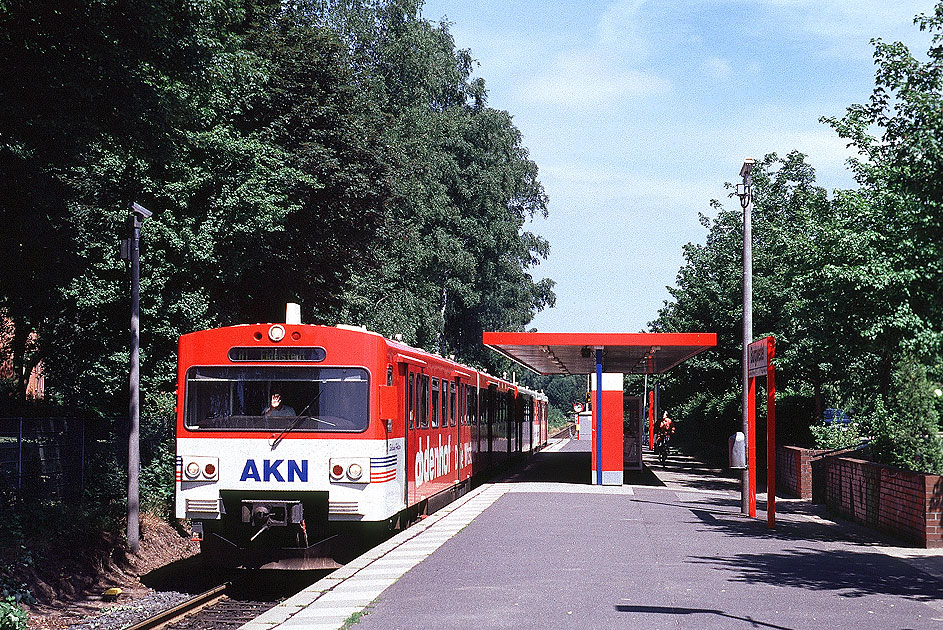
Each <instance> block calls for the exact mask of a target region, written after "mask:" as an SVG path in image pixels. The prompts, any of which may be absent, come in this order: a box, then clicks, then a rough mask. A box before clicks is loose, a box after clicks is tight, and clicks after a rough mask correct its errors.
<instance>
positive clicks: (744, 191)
mask: <svg viewBox="0 0 943 630" xmlns="http://www.w3.org/2000/svg"><path fill="white" fill-rule="evenodd" d="M755 163H756V160H754V159H753V158H746V159H745V160H743V166H742V167H741V168H740V177H742V178H743V183H742V184H740V185H739V186H737V196H738V197H740V206H741V207H742V208H743V439H744V443H745V444H746V455H747V457H746V462H747V466H746V467H745V468H744V469H743V472H742V473H741V481H740V512H741V513H743V514H750V497H751V496H753V487H752V485H751V481H752V480H751V479H750V469H751V466H750V465H749V462H750V458H751V457H756V453H754V452H752V451H753V450H755V449H751V448H750V445H751V444H752V443H753V442H752V441H751V440H753V439H754V437H753V436H752V435H751V432H750V403H749V388H750V377H749V376H748V374H747V363H748V356H747V351H748V350H747V349H748V348H749V346H750V343H751V342H752V341H753V232H752V227H751V225H750V222H751V217H750V213H751V210H752V208H753V165H754V164H755Z"/></svg>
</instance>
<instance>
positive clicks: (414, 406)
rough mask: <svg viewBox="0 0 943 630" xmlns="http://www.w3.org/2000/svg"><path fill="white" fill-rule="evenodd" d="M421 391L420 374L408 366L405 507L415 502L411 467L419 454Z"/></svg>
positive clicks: (414, 477)
mask: <svg viewBox="0 0 943 630" xmlns="http://www.w3.org/2000/svg"><path fill="white" fill-rule="evenodd" d="M421 389H422V372H420V371H418V370H417V369H415V368H413V367H412V366H408V369H407V374H406V386H405V387H404V388H403V390H404V391H405V392H406V454H405V458H406V480H407V481H406V505H412V504H413V503H415V502H416V500H417V493H416V476H415V472H414V470H415V467H414V466H413V465H412V463H413V460H414V459H415V457H416V453H418V452H419V431H418V427H419V404H418V403H419V391H420V390H421Z"/></svg>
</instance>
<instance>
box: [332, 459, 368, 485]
mask: <svg viewBox="0 0 943 630" xmlns="http://www.w3.org/2000/svg"><path fill="white" fill-rule="evenodd" d="M369 471H370V458H369V457H332V458H331V461H330V463H329V465H328V473H329V474H330V477H331V483H356V484H365V483H370V475H369V474H368V473H369Z"/></svg>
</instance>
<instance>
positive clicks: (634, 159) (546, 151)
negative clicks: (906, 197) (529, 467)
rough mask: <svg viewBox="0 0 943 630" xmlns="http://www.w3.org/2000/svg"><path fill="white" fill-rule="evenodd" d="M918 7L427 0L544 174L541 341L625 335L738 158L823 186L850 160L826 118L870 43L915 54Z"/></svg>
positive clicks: (860, 94)
mask: <svg viewBox="0 0 943 630" xmlns="http://www.w3.org/2000/svg"><path fill="white" fill-rule="evenodd" d="M933 6H934V3H933V2H931V1H926V0H924V1H920V2H916V1H912V0H895V1H890V0H749V1H747V0H672V1H671V2H663V1H661V2H653V1H645V0H625V1H612V2H576V1H572V2H568V1H559V0H558V1H550V2H548V1H542V2H534V1H527V2H522V1H515V0H471V1H469V0H461V1H460V0H427V2H426V3H425V6H424V8H423V16H424V17H425V18H427V19H430V20H433V21H438V20H439V19H441V18H446V19H447V20H448V21H449V22H451V23H452V24H451V26H450V30H451V31H452V33H453V35H454V36H455V41H456V45H457V46H458V47H459V48H468V49H470V50H471V53H472V56H473V57H474V58H475V59H476V60H477V61H478V63H479V65H478V67H477V75H478V76H480V77H483V78H484V79H485V82H486V84H487V86H488V91H489V105H490V106H491V107H494V108H497V109H503V110H507V111H509V112H510V113H511V114H512V115H513V116H514V121H515V123H516V125H517V126H518V128H519V129H520V130H521V131H522V133H523V135H524V144H525V145H526V146H527V147H528V148H529V150H530V154H531V158H532V159H533V160H534V161H535V162H536V163H537V165H538V166H539V168H540V179H541V181H542V182H543V184H544V187H545V188H546V191H547V194H548V195H549V197H550V207H549V211H550V218H549V219H547V220H542V219H541V220H538V221H536V222H535V223H534V224H533V225H530V226H529V229H531V230H533V231H536V232H537V233H539V234H541V235H543V236H544V237H546V238H547V239H548V240H549V241H550V244H551V254H550V259H549V260H548V261H546V262H544V263H543V264H542V265H541V266H540V267H539V268H538V269H537V270H536V274H535V275H536V276H537V277H544V276H548V277H550V278H553V279H554V280H555V281H556V282H557V285H556V294H557V305H556V307H555V308H553V309H550V310H548V311H545V312H543V313H540V314H538V315H537V317H536V318H535V320H534V321H533V323H532V326H534V327H536V328H537V329H538V330H541V331H545V332H568V331H588V332H610V331H612V332H616V331H621V332H636V331H641V330H646V329H647V324H648V322H649V321H651V320H652V319H654V318H655V317H656V316H657V313H658V309H659V308H660V307H661V306H662V305H663V303H664V302H665V300H667V299H668V297H669V296H668V292H667V290H666V289H665V287H666V285H673V284H674V280H675V277H676V274H677V272H678V269H679V268H680V266H681V265H682V263H683V259H682V255H681V247H682V245H683V244H685V243H687V242H703V241H704V240H705V237H706V234H707V233H706V230H705V229H704V228H703V227H701V225H700V224H699V223H698V213H699V212H702V213H705V214H709V215H710V214H711V212H710V206H709V203H710V200H711V199H720V200H722V201H723V203H724V204H725V205H728V206H729V205H730V204H732V203H735V201H732V200H729V199H728V198H727V196H726V195H727V191H726V190H725V189H724V182H728V181H734V180H737V179H738V174H739V171H740V166H741V164H742V163H743V158H745V157H756V158H761V157H762V156H763V155H765V154H767V153H770V152H777V153H779V154H780V155H784V154H785V153H787V152H788V151H790V150H792V149H798V150H800V151H802V152H803V153H805V154H806V155H807V156H808V161H809V162H810V163H811V164H812V165H813V166H814V167H815V169H816V173H817V175H818V180H819V183H820V184H821V185H823V186H825V187H826V188H827V189H828V190H830V191H831V190H834V189H836V188H848V187H851V186H853V180H852V179H851V177H850V175H849V174H848V172H847V169H846V168H845V160H846V159H847V157H848V156H849V155H850V152H849V151H848V150H847V149H846V148H845V143H844V142H843V141H842V140H840V139H839V138H837V137H836V136H835V134H834V132H833V131H832V130H831V129H830V128H829V127H827V126H826V125H823V124H821V123H819V122H818V119H819V117H820V116H841V115H842V114H843V112H844V111H845V108H846V107H847V106H849V105H851V104H853V103H862V102H865V101H866V100H867V99H868V97H869V96H870V94H871V90H872V88H873V87H874V64H873V57H872V54H873V48H872V46H871V44H870V40H871V38H873V37H880V38H882V39H884V40H887V41H898V40H899V41H903V42H904V43H906V44H907V45H908V46H910V47H911V50H912V51H913V52H915V53H919V54H920V55H922V54H923V53H924V52H925V51H926V49H927V47H928V42H929V37H928V35H927V34H925V33H921V32H920V31H919V29H918V28H917V27H916V26H914V25H913V18H914V16H915V15H917V14H919V13H930V12H932V10H933Z"/></svg>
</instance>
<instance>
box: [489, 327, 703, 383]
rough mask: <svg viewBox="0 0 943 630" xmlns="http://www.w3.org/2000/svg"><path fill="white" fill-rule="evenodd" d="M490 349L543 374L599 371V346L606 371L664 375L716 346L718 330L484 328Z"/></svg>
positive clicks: (604, 370)
mask: <svg viewBox="0 0 943 630" xmlns="http://www.w3.org/2000/svg"><path fill="white" fill-rule="evenodd" d="M482 342H483V343H484V345H486V346H488V347H489V348H491V349H492V350H495V351H496V352H499V353H501V354H503V355H504V356H506V357H508V358H510V359H512V360H513V361H516V362H518V363H520V364H521V365H524V366H525V367H528V368H530V369H531V370H534V371H535V372H538V373H540V374H589V373H592V372H595V371H596V354H595V352H594V350H595V349H596V348H601V349H602V351H603V352H602V367H603V372H622V373H623V374H661V373H663V372H666V371H667V370H670V369H671V368H673V367H674V366H676V365H678V364H679V363H682V362H683V361H686V360H687V359H690V358H691V357H693V356H694V355H696V354H698V353H700V352H703V351H704V350H707V349H709V348H713V347H714V346H716V345H717V335H716V334H715V333H541V332H486V333H484V335H483V338H482Z"/></svg>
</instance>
